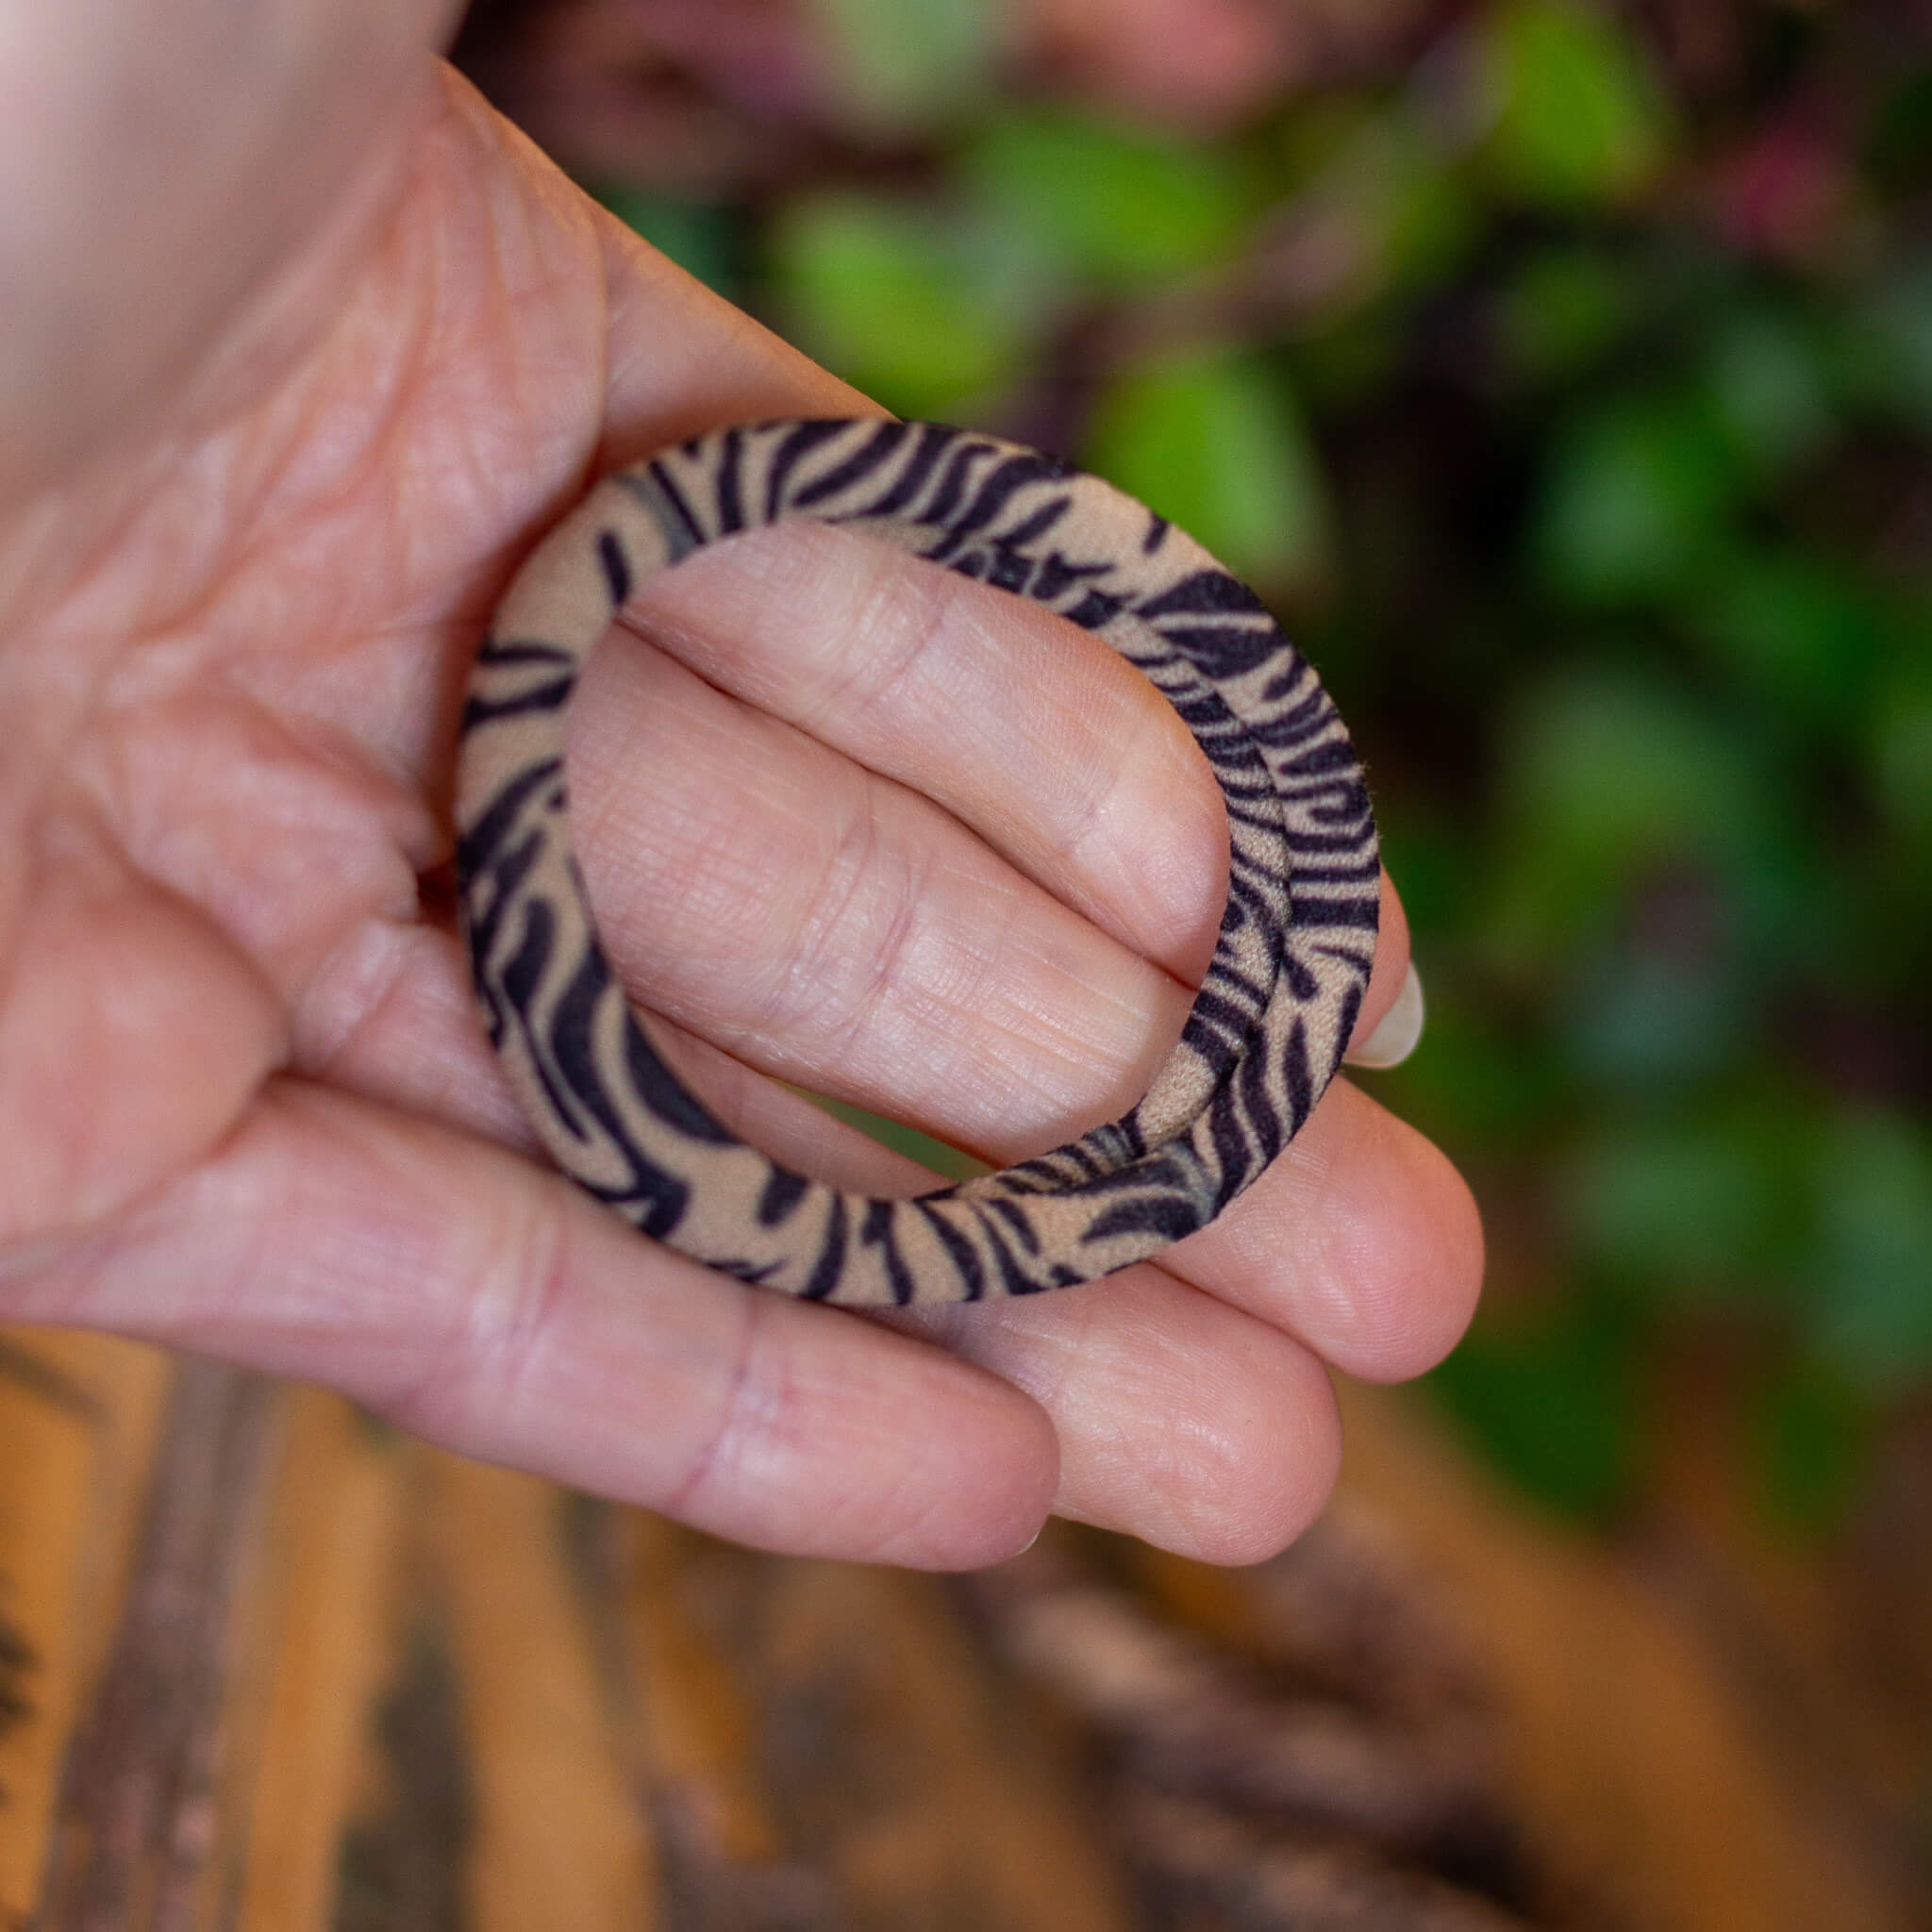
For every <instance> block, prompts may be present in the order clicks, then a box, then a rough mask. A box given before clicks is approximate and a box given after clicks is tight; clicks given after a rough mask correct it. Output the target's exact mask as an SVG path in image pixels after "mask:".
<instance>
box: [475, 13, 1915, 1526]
mask: <svg viewBox="0 0 1932 1932" xmlns="http://www.w3.org/2000/svg"><path fill="white" fill-rule="evenodd" d="M520 35H521V37H522V38H521V40H520V39H519V36H520ZM473 44H474V47H475V52H476V57H477V58H476V62H475V64H476V65H477V68H478V71H479V72H483V73H485V74H486V75H488V74H491V73H495V74H497V75H499V76H501V77H503V80H502V85H501V89H500V91H501V92H504V93H506V95H508V97H509V98H508V105H509V106H510V107H511V108H512V110H513V111H515V112H517V113H519V114H520V116H522V117H523V118H525V120H526V121H528V122H530V123H531V124H532V125H535V126H536V128H537V131H538V132H539V133H540V135H541V136H545V137H547V138H549V139H550V140H551V141H552V142H553V144H554V145H556V146H558V148H559V149H560V150H561V151H562V152H564V153H565V155H566V158H573V159H574V160H575V163H576V164H577V165H578V166H579V167H580V168H582V169H583V170H584V171H585V172H586V173H587V174H589V175H593V176H595V177H597V178H600V179H608V178H611V177H612V176H613V175H615V174H617V173H620V172H621V173H623V174H624V175H625V176H626V186H625V189H624V191H623V192H622V194H621V195H613V202H614V205H616V206H618V207H620V208H621V209H622V211H623V212H625V215H626V216H627V217H628V218H630V219H632V220H633V221H634V222H635V223H636V224H637V225H639V226H640V228H641V230H642V231H643V232H644V233H645V234H646V235H647V236H649V237H650V238H651V239H653V240H654V241H657V242H658V243H659V245H661V246H664V247H666V248H667V249H669V250H670V251H671V252H672V253H673V254H675V255H676V256H677V257H678V258H680V259H683V260H684V261H685V262H686V263H687V265H689V266H691V268H693V270H694V271H696V272H697V273H700V274H702V275H707V276H708V278H710V279H713V280H714V281H718V282H720V283H721V284H722V285H724V286H725V287H726V288H727V289H728V291H730V292H731V293H732V294H734V295H735V296H736V297H738V298H739V299H741V300H745V301H748V302H750V303H751V304H752V305H753V306H754V307H757V308H761V309H762V310H763V311H764V312H766V313H767V314H768V315H770V316H771V317H772V318H773V319H774V322H776V323H777V325H779V326H780V327H782V328H784V329H785V330H786V331H787V332H789V333H790V334H791V335H792V336H793V337H794V338H795V339H796V340H798V341H800V342H801V343H802V344H803V346H805V347H806V348H808V350H810V351H812V352H813V353H814V354H816V355H818V356H820V357H821V358H823V359H824V360H825V361H827V362H828V363H829V364H830V365H831V366H832V367H833V368H835V369H837V370H838V371H840V372H841V374H843V375H847V376H849V377H850V378H851V379H853V380H854V381H856V382H858V384H859V385H860V386H861V387H863V388H865V389H867V390H869V391H871V392H872V393H874V395H876V396H878V397H879V399H880V400H881V401H883V402H885V403H886V404H888V405H890V406H891V407H892V408H897V409H900V410H902V411H905V412H908V413H916V414H925V415H941V416H951V417H954V418H956V419H964V420H969V421H972V422H975V423H979V424H983V425H986V426H988V427H991V428H995V429H1000V430H1004V431H1006V432H1008V433H1011V434H1014V435H1017V436H1020V437H1022V438H1024V439H1026V440H1029V441H1040V442H1044V443H1048V444H1051V445H1054V446H1057V447H1059V448H1062V449H1065V450H1068V451H1069V452H1070V453H1072V454H1074V455H1076V456H1077V457H1079V458H1081V459H1083V460H1085V461H1087V462H1089V463H1091V464H1092V465H1093V466H1094V467H1096V468H1098V469H1100V470H1101V471H1103V472H1104V473H1105V474H1108V475H1112V476H1114V477H1115V478H1116V479H1117V480H1119V481H1120V482H1121V483H1122V484H1123V485H1124V487H1125V488H1127V489H1129V490H1131V491H1135V492H1136V493H1138V494H1140V495H1141V496H1144V497H1145V498H1147V499H1148V500H1149V501H1151V502H1152V503H1154V504H1155V505H1156V506H1157V507H1158V508H1160V509H1161V510H1163V511H1164V512H1166V513H1167V514H1169V515H1170V516H1172V517H1174V519H1175V520H1176V521H1178V522H1180V523H1181V524H1183V525H1186V526H1188V527H1190V528H1191V529H1192V530H1194V532H1195V533H1196V534H1197V535H1199V536H1200V537H1201V538H1202V539H1203V541H1207V542H1208V544H1209V545H1210V546H1211V547H1213V548H1216V549H1218V550H1220V551H1221V552H1223V553H1224V555H1225V556H1226V558H1228V560H1229V561H1230V563H1231V564H1233V565H1234V566H1235V567H1236V568H1237V569H1239V570H1241V571H1242V572H1243V573H1245V574H1246V575H1249V576H1251V577H1252V578H1253V579H1254V580H1255V581H1257V583H1258V584H1260V585H1261V586H1262V587H1263V588H1264V589H1265V590H1266V591H1268V592H1269V593H1270V594H1271V595H1272V596H1274V598H1276V599H1277V600H1278V601H1279V602H1280V603H1281V604H1282V605H1283V606H1284V608H1286V609H1288V611H1289V612H1290V613H1291V615H1292V616H1293V617H1294V619H1295V620H1296V622H1297V624H1298V625H1299V627H1300V629H1301V631H1302V632H1303V634H1304V635H1305V636H1306V638H1307V641H1308V643H1309V646H1310V649H1311V651H1312V653H1313V655H1314V656H1315V657H1316V658H1317V659H1318V661H1319V662H1320V663H1321V664H1322V665H1323V667H1324V675H1326V677H1327V678H1328V680H1329V682H1330V684H1331V686H1332V687H1333V688H1334V689H1335V691H1337V694H1338V697H1339V698H1340V700H1341V703H1342V705H1343V707H1344V709H1345V710H1346V712H1347V714H1348V716H1349V718H1350V719H1351V721H1352V723H1353V724H1355V726H1356V729H1357V734H1358V736H1359V737H1360V738H1361V740H1362V741H1363V742H1364V744H1365V747H1366V749H1367V751H1368V753H1369V756H1370V759H1371V769H1372V773H1373V774H1374V777H1375V779H1376V781H1377V788H1378V794H1379V801H1380V808H1381V813H1382V816H1383V820H1384V824H1385V829H1386V834H1387V846H1388V856H1389V859H1390V863H1391V870H1392V871H1393V873H1394V874H1395V876H1396V877H1397V879H1398V880H1399V881H1400V882H1401V883H1402V885H1403V888H1404V891H1405V894H1406V896H1407V901H1408V905H1409V908H1410V914H1411V920H1412V924H1413V926H1414V931H1415V936H1416V944H1417V950H1418V954H1419V957H1420V958H1421V961H1422V964H1423V968H1424V974H1425V975H1426V977H1427V979H1428V982H1429V989H1430V996H1431V1002H1432V1014H1431V1023H1430V1028H1431V1030H1430V1034H1429V1038H1428V1041H1427V1042H1426V1043H1425V1046H1424V1050H1423V1051H1422V1052H1421V1053H1420V1054H1419V1055H1418V1056H1417V1058H1415V1060H1414V1061H1412V1062H1411V1064H1410V1065H1409V1066H1408V1067H1407V1068H1405V1069H1404V1070H1402V1071H1401V1072H1400V1073H1398V1074H1393V1075H1391V1076H1388V1078H1387V1081H1386V1087H1387V1091H1388V1092H1389V1094H1390V1096H1391V1100H1392V1102H1393V1104H1395V1105H1396V1106H1397V1107H1399V1108H1402V1109H1404V1110H1405V1111H1407V1112H1408V1113H1409V1114H1410V1115H1411V1116H1412V1117H1414V1118H1415V1119H1416V1120H1417V1121H1418V1122H1419V1124H1422V1125H1423V1126H1424V1127H1425V1128H1426V1129H1427V1130H1429V1131H1430V1132H1432V1133H1434V1134H1435V1135H1437V1136H1438V1137H1439V1138H1440V1139H1441V1141H1443V1142H1444V1143H1445V1144H1446V1145H1447V1146H1448V1147H1449V1148H1450V1150H1451V1151H1452V1152H1453V1153H1454V1154H1455V1155H1456V1156H1457V1158H1459V1159H1460V1160H1461V1161H1462V1162H1463V1163H1464V1165H1465V1167H1466V1168H1467V1169H1468V1171H1469V1172H1471V1174H1473V1175H1474V1178H1475V1180H1476V1182H1477V1186H1478V1191H1479V1192H1480V1193H1481V1194H1482V1195H1483V1197H1484V1201H1485V1208H1486V1212H1487V1214H1488V1217H1489V1221H1490V1224H1491V1236H1492V1248H1493V1253H1494V1257H1495V1265H1494V1292H1493V1293H1492V1296H1491V1307H1490V1308H1489V1310H1488V1312H1487V1313H1486V1315H1485V1317H1484V1319H1483V1321H1482V1323H1481V1324H1479V1326H1478V1328H1477V1330H1476V1332H1475V1334H1474V1336H1473V1337H1472V1339H1471V1341H1470V1342H1469V1343H1468V1344H1467V1345H1466V1346H1465V1348H1464V1349H1463V1350H1462V1351H1460V1352H1459V1353H1458V1355H1457V1357H1456V1358H1455V1359H1454V1360H1453V1361H1452V1362H1451V1364H1449V1365H1448V1367H1447V1368H1446V1369H1445V1370H1444V1371H1442V1372H1441V1374H1440V1375H1439V1376H1438V1377H1437V1384H1438V1386H1439V1388H1440V1389H1441V1392H1442V1394H1443V1396H1444V1399H1445V1400H1447V1401H1448V1402H1449V1403H1450V1404H1452V1406H1454V1407H1456V1408H1457V1410H1458V1411H1459V1412H1460V1413H1461V1414H1462V1415H1463V1416H1464V1417H1465V1418H1466V1419H1467V1420H1468V1422H1469V1424H1470V1425H1471V1426H1472V1427H1473V1428H1474V1430H1475V1431H1476V1433H1477V1434H1478V1435H1479V1436H1480V1437H1481V1438H1482V1439H1483V1440H1484V1441H1487V1442H1488V1443H1489V1445H1490V1446H1491V1449H1492V1451H1493V1452H1494V1453H1495V1454H1496V1456H1497V1457H1498V1458H1499V1459H1500V1460H1501V1461H1502V1462H1504V1463H1505V1464H1506V1465H1507V1467H1508V1468H1510V1469H1511V1470H1512V1471H1513V1472H1514V1473H1515V1474H1517V1475H1518V1476H1519V1477H1520V1478H1521V1479H1522V1480H1523V1481H1524V1483H1525V1484H1526V1485H1527V1486H1528V1487H1529V1488H1530V1489H1532V1490H1533V1491H1536V1492H1538V1493H1540V1494H1541V1495H1542V1496H1543V1497H1545V1498H1546V1499H1547V1500H1548V1501H1550V1502H1551V1503H1553V1504H1554V1505H1556V1506H1557V1507H1563V1508H1566V1509H1569V1510H1572V1511H1581V1512H1585V1513H1591V1512H1595V1513H1602V1512H1606V1511H1611V1510H1614V1509H1616V1508H1617V1507H1620V1506H1621V1505H1622V1504H1623V1503H1624V1501H1626V1500H1627V1499H1628V1498H1629V1497H1630V1496H1631V1495H1632V1494H1633V1491H1634V1488H1635V1486H1636V1485H1638V1484H1640V1483H1641V1479H1642V1475H1643V1472H1644V1469H1645V1466H1646V1462H1647V1459H1648V1458H1647V1443H1646V1441H1645V1436H1644V1426H1645V1416H1646V1412H1647V1409H1646V1399H1645V1390H1646V1387H1647V1382H1648V1378H1649V1377H1650V1376H1651V1375H1652V1374H1653V1364H1654V1363H1655V1362H1656V1360H1657V1357H1658V1351H1659V1349H1665V1350H1667V1349H1669V1348H1671V1347H1672V1346H1674V1345H1676V1344H1678V1343H1680V1342H1682V1341H1684V1340H1686V1339H1687V1338H1696V1339H1697V1341H1698V1343H1699V1345H1700V1346H1709V1345H1713V1344H1714V1345H1717V1346H1719V1347H1721V1348H1723V1349H1724V1350H1725V1351H1727V1352H1728V1353H1729V1354H1730V1355H1732V1356H1733V1357H1736V1358H1738V1359H1740V1360H1741V1361H1742V1362H1743V1363H1745V1364H1746V1365H1747V1366H1749V1367H1751V1369H1752V1370H1753V1374H1754V1375H1755V1392H1754V1393H1753V1394H1752V1396H1751V1397H1750V1399H1749V1400H1748V1402H1747V1403H1746V1404H1745V1412H1744V1413H1743V1414H1741V1415H1740V1418H1739V1432H1740V1443H1744V1444H1749V1445H1750V1453H1751V1454H1753V1455H1754V1456H1755V1457H1756V1458H1757V1469H1758V1471H1759V1474H1760V1476H1761V1479H1762V1482H1763V1484H1764V1486H1765V1489H1766V1492H1767V1494H1768V1496H1769V1498H1770V1502H1771V1507H1773V1509H1774V1512H1775V1513H1777V1514H1779V1515H1781V1516H1782V1517H1783V1518H1784V1519H1785V1520H1787V1521H1788V1522H1790V1523H1792V1524H1810V1525H1812V1526H1818V1525H1820V1524H1827V1523H1828V1522H1829V1521H1830V1520H1831V1518H1832V1515H1833V1512H1834V1510H1835V1509H1837V1508H1839V1507H1841V1506H1842V1504H1843V1503H1844V1502H1845V1501H1846V1499H1848V1498H1849V1497H1851V1496H1853V1495H1854V1494H1855V1493H1856V1491H1857V1468H1858V1457H1859V1455H1860V1453H1861V1451H1862V1445H1864V1444H1865V1443H1866V1442H1867V1441H1870V1440H1871V1439H1872V1432H1873V1430H1874V1426H1875V1425H1876V1424H1879V1423H1880V1422H1882V1420H1883V1418H1884V1416H1885V1415H1886V1413H1887V1412H1888V1411H1889V1410H1890V1409H1891V1408H1894V1407H1897V1406H1899V1405H1901V1404H1905V1403H1907V1402H1910V1401H1913V1400H1920V1401H1923V1399H1924V1393H1925V1391H1927V1389H1928V1387H1932V1128H1928V1123H1932V1001H1928V998H1927V984H1928V966H1932V542H1928V540H1932V232H1928V226H1927V216H1928V213H1932V29H1928V25H1927V23H1926V21H1925V19H1924V15H1923V11H1918V12H1915V11H1914V10H1913V9H1911V8H1908V7H1907V6H1906V5H1905V4H1904V0H1899V4H1896V5H1887V4H1874V5H1870V6H1866V7H1862V8H1800V7H1796V6H1790V5H1785V4H1780V0H1720V4H1716V5H1712V6H1709V7H1701V6H1694V5H1690V4H1681V5H1672V4H1668V0H1647V4H1644V5H1642V6H1630V7H1615V6H1611V5H1609V4H1607V0H1477V4H1475V5H1473V6H1457V7H1450V6H1448V5H1446V4H1429V0H1300V4H1296V5H1290V4H1286V0H1282V4H1276V5H1267V4H1263V0H1219V4H1216V5H1214V6H1211V7H1208V6H1197V5H1195V4H1193V0H1131V4H1129V0H1024V4H1023V0H1007V4H1005V5H995V4H993V0H946V4H944V5H941V6H934V5H928V4H925V0H814V4H812V5H807V4H805V0H798V4H796V5H788V4H784V0H708V5H707V6H706V7H705V8H697V7H695V6H694V5H691V4H687V0H650V4H643V0H556V4H554V5H548V6H544V5H540V4H538V0H525V4H521V5H519V4H518V0H497V4H496V9H495V13H494V17H493V18H492V16H491V14H490V13H487V12H486V13H485V14H484V15H482V16H479V17H478V18H477V21H476V22H475V25H474V26H473ZM565 46H569V47H573V48H575V50H576V51H577V54H578V55H579V57H582V56H583V55H584V50H585V49H586V48H590V49H592V50H601V52H600V53H599V55H598V58H601V59H602V61H603V64H602V65H601V66H600V65H599V64H598V58H578V60H577V65H576V67H575V70H573V71H574V72H575V75H576V78H575V81H574V82H573V83H572V85H573V86H574V87H575V90H576V92H575V95H573V96H571V98H572V99H573V100H575V103H576V104H577V108H578V111H577V112H576V113H575V117H574V118H573V117H572V116H570V115H564V116H562V117H561V118H559V116H558V112H557V106H558V100H559V99H561V98H563V96H562V94H560V93H559V86H558V80H557V75H558V73H559V72H561V71H562V67H563V66H565V65H568V63H561V64H560V62H559V58H558V48H559V47H565ZM512 57H517V58H521V59H522V62H523V64H522V66H521V67H519V66H518V65H516V63H515V59H514V58H512ZM626 58H627V59H628V60H629V61H630V63H631V67H632V70H633V79H634V80H635V72H636V70H638V69H640V68H641V69H643V70H646V71H647V73H648V75H649V77H650V78H651V82H652V86H651V87H650V88H640V87H638V86H636V85H633V87H632V90H631V97H632V99H633V102H634V104H635V105H634V107H633V110H632V115H631V119H630V121H629V122H627V123H626V122H624V121H623V119H622V117H613V116H612V115H611V114H610V113H609V112H608V111H607V109H608V94H598V93H597V92H596V90H597V88H598V87H600V86H603V85H604V84H605V83H606V82H608V80H609V76H610V75H611V74H612V72H613V71H615V68H616V67H618V66H621V65H622V62H623V60H624V59H626ZM492 59H493V60H494V62H495V65H494V66H493V67H492V65H491V62H492ZM514 75H522V81H521V85H522V86H523V88H524V95H523V97H522V98H518V97H517V96H516V93H515V87H514V85H512V84H511V80H510V78H509V77H510V76H514ZM600 75H601V76H602V79H601V80H600V79H599V78H598V76H600ZM1163 76H1166V77H1167V78H1168V80H1169V81H1170V82H1171V85H1167V86H1166V87H1163V84H1162V77H1163ZM653 89H655V92H653ZM667 90H670V91H671V92H673V93H675V96H676V101H677V104H678V106H677V113H676V114H675V115H673V116H671V118H670V120H669V121H668V122H667V121H666V119H665V118H664V101H665V98H666V91H667ZM587 102H588V103H591V107H592V108H594V111H591V110H590V109H588V108H586V107H585V104H586V103H587ZM546 113H548V114H549V116H550V120H549V123H548V124H547V125H546V123H545V115H546ZM654 115H655V116H656V117H657V118H656V119H655V120H654V119H653V116H654ZM680 117H681V118H680ZM573 140H575V142H576V144H575V147H573V145H572V142H573ZM679 140H682V142H683V146H682V148H681V149H679V151H678V152H677V153H675V154H674V155H672V156H671V157H670V158H668V159H667V158H666V144H667V142H669V143H670V145H671V146H672V147H676V146H677V143H678V141H679ZM620 163H621V164H622V166H621V168H620V165H619V164H620Z"/></svg>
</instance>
